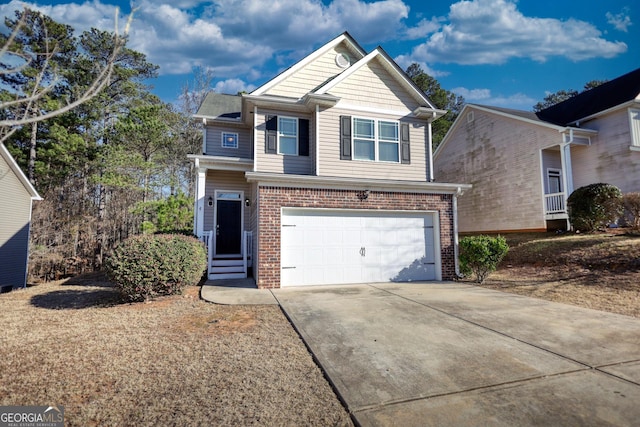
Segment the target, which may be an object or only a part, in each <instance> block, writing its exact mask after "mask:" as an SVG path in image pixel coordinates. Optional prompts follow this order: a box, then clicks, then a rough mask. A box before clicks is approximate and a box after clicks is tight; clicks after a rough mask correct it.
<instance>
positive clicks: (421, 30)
mask: <svg viewBox="0 0 640 427" xmlns="http://www.w3.org/2000/svg"><path fill="white" fill-rule="evenodd" d="M443 20H444V18H436V17H433V18H431V19H422V20H421V21H420V22H418V25H416V26H415V27H411V28H407V32H406V38H407V39H409V40H415V39H419V38H422V37H426V36H427V35H429V34H431V33H434V32H436V31H437V30H439V29H440V27H441V26H442V24H441V22H442V21H443Z"/></svg>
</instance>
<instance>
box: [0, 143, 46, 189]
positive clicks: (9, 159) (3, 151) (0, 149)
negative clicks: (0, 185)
mask: <svg viewBox="0 0 640 427" xmlns="http://www.w3.org/2000/svg"><path fill="white" fill-rule="evenodd" d="M0 157H2V158H3V159H4V161H5V162H6V163H7V165H9V169H11V170H12V171H13V173H14V174H15V176H16V177H17V178H18V181H20V183H21V184H22V186H23V187H24V189H25V191H26V192H27V193H29V195H30V196H31V199H33V200H42V197H40V195H39V194H38V192H37V191H36V189H35V188H34V187H33V185H31V183H30V182H29V179H27V176H26V175H25V174H24V172H22V169H20V166H18V163H16V161H15V159H14V158H13V156H12V155H11V153H9V150H8V149H7V147H5V146H4V144H3V143H1V142H0Z"/></svg>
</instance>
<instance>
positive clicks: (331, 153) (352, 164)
mask: <svg viewBox="0 0 640 427" xmlns="http://www.w3.org/2000/svg"><path fill="white" fill-rule="evenodd" d="M342 115H344V116H357V117H366V118H372V119H386V120H398V117H395V116H390V115H385V114H373V113H361V112H358V113H356V114H354V112H353V111H348V110H340V109H338V108H331V109H328V110H325V111H322V112H321V114H320V135H319V136H320V175H322V176H338V177H349V178H377V179H397V180H408V181H426V180H427V179H428V176H429V162H428V154H427V139H428V130H427V124H426V123H425V122H424V121H418V120H416V121H408V120H405V119H403V120H402V121H403V122H407V123H410V126H409V129H410V133H409V140H410V147H411V148H410V150H411V164H401V163H387V162H370V161H361V160H340V116H342ZM456 182H458V181H456Z"/></svg>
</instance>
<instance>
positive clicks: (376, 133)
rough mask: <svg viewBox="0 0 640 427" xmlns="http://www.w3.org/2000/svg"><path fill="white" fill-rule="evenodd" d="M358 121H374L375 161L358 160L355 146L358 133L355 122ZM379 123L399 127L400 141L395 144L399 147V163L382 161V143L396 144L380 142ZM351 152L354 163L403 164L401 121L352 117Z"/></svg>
mask: <svg viewBox="0 0 640 427" xmlns="http://www.w3.org/2000/svg"><path fill="white" fill-rule="evenodd" d="M356 119H361V120H373V144H374V159H373V160H370V159H358V158H356V146H355V139H358V138H356V131H355V128H356V126H355V121H356ZM379 122H388V123H395V124H396V125H397V127H398V140H397V141H396V142H395V144H396V145H397V146H398V161H393V160H380V148H379V147H380V142H387V143H394V141H387V140H380V135H379V128H378V124H379ZM351 129H352V131H351V152H352V153H353V156H352V160H353V161H357V162H376V163H391V164H399V163H402V162H401V153H400V149H401V147H400V145H401V144H400V121H398V120H389V119H376V118H373V117H362V116H352V117H351Z"/></svg>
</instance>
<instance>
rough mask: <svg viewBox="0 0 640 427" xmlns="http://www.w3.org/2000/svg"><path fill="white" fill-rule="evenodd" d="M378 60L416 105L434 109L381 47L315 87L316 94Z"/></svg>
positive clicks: (329, 89)
mask: <svg viewBox="0 0 640 427" xmlns="http://www.w3.org/2000/svg"><path fill="white" fill-rule="evenodd" d="M375 61H378V62H379V63H380V64H381V65H382V67H383V68H384V69H385V70H386V71H387V73H388V75H389V77H391V79H393V80H394V81H395V82H396V83H397V84H398V85H399V86H400V87H402V88H403V89H404V90H405V91H406V93H407V94H408V95H409V96H411V98H413V100H414V101H415V102H416V103H417V104H418V106H425V107H428V108H431V109H434V110H435V109H436V107H435V105H434V104H433V103H432V102H431V101H430V100H429V99H428V98H427V96H426V95H425V93H424V92H423V91H421V90H420V89H419V88H418V87H417V86H416V85H415V83H414V82H413V80H411V79H410V78H409V77H408V76H407V75H406V74H405V73H404V71H402V70H401V69H400V67H398V65H397V64H396V63H395V62H394V61H393V60H392V59H391V58H390V57H389V55H387V53H386V52H385V51H384V49H382V48H381V47H379V46H378V47H377V48H376V49H374V50H373V51H372V52H370V53H369V54H368V55H366V56H365V57H363V58H362V59H360V60H359V61H358V62H356V63H355V64H353V65H352V66H351V67H349V68H348V69H347V70H345V71H344V72H343V73H341V74H340V75H338V76H336V78H334V79H331V80H330V81H328V82H326V84H324V85H322V86H321V87H319V88H317V90H316V91H315V93H316V94H319V95H323V94H327V93H329V92H330V91H331V90H332V89H335V88H337V87H338V86H339V85H341V84H343V83H345V82H346V81H347V80H349V79H350V78H352V77H353V76H354V75H356V74H357V73H358V72H359V71H361V70H363V68H365V67H367V66H368V65H370V64H372V63H373V62H375Z"/></svg>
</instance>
